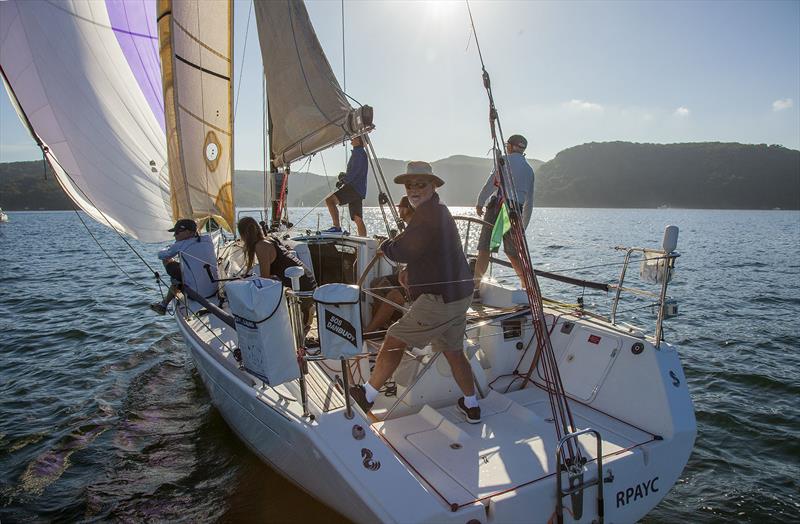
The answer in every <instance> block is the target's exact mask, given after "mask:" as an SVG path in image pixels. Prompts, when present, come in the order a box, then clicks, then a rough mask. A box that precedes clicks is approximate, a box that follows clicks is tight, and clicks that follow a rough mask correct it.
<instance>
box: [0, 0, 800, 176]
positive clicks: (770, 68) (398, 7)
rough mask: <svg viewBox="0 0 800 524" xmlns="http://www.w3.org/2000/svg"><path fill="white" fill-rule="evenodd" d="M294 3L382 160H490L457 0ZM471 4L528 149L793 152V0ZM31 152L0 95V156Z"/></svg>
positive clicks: (246, 48) (506, 113) (498, 90)
mask: <svg viewBox="0 0 800 524" xmlns="http://www.w3.org/2000/svg"><path fill="white" fill-rule="evenodd" d="M306 4H307V7H308V11H309V14H310V16H311V19H312V23H313V24H314V27H315V29H316V31H317V35H318V37H319V40H320V43H321V44H322V47H323V49H324V50H325V52H326V54H327V56H328V60H329V61H330V63H331V66H332V68H333V70H334V72H335V73H336V75H337V77H338V79H339V81H340V84H342V85H344V86H346V91H347V92H348V93H349V94H350V95H351V96H352V97H353V98H355V99H356V100H358V101H359V102H361V103H364V104H369V105H371V106H373V107H374V108H375V124H376V129H375V131H373V133H372V135H371V137H372V141H373V144H374V146H375V149H376V152H377V153H378V155H379V156H381V157H386V158H395V159H401V160H427V161H435V160H438V159H442V158H446V157H449V156H451V155H457V154H463V155H470V156H476V157H487V156H488V154H489V150H490V147H491V138H490V134H489V126H488V119H487V115H488V101H487V97H486V93H485V91H484V89H483V85H482V81H481V64H480V60H479V57H478V52H477V48H476V45H475V39H474V37H473V36H472V34H471V28H470V23H469V15H468V12H467V7H466V3H465V2H463V1H453V2H449V1H388V0H387V1H374V2H367V1H352V0H346V1H345V2H344V5H343V6H342V3H341V2H340V1H337V0H321V1H320V0H312V1H307V2H306ZM470 6H471V8H472V12H473V16H474V19H475V25H476V29H477V33H478V41H479V42H480V45H481V49H482V52H483V57H484V60H485V63H486V69H487V71H488V72H489V74H490V75H491V79H492V87H493V91H494V97H495V102H496V105H497V109H498V111H499V114H500V120H501V124H502V126H503V131H504V133H505V135H506V136H509V135H511V134H512V133H521V134H523V135H525V136H526V137H527V138H528V143H529V146H528V151H527V156H528V158H536V159H540V160H545V161H547V160H550V159H552V158H553V157H554V156H555V155H556V154H557V153H558V152H559V151H561V150H563V149H565V148H568V147H572V146H575V145H579V144H583V143H586V142H593V141H595V142H603V141H613V140H624V141H632V142H654V143H674V142H700V141H721V142H743V143H756V144H760V143H766V144H780V145H783V146H786V147H789V148H792V149H800V115H799V114H798V111H799V110H800V107H798V106H800V1H797V0H795V1H759V2H747V1H738V2H728V1H713V2H699V1H687V2H681V1H670V2H656V1H646V2H645V1H643V2H634V1H625V2H603V1H591V2H583V1H569V2H546V1H535V2H534V1H522V0H518V1H508V2H506V1H499V0H497V1H491V2H486V1H478V0H473V1H471V2H470ZM342 10H344V34H345V38H344V49H343V46H342V34H343V32H342ZM250 13H251V4H250V2H249V1H247V0H236V1H235V59H234V60H235V64H236V65H235V67H237V68H238V69H237V70H236V71H235V73H234V76H235V78H236V84H235V87H234V92H235V93H238V96H237V98H236V107H237V110H236V118H235V140H236V145H235V155H236V158H235V165H236V168H237V169H261V167H262V166H263V151H262V150H261V149H262V148H261V144H262V141H263V138H262V136H263V135H262V129H263V124H262V118H261V114H262V81H261V72H262V67H261V58H260V50H259V45H258V36H257V32H256V27H255V19H254V18H251V17H250ZM248 19H249V24H248ZM245 35H246V36H247V38H245ZM343 57H344V63H345V65H346V69H344V70H343ZM240 75H241V76H240ZM239 78H241V81H239ZM40 158H41V153H40V152H39V151H38V149H37V148H36V147H35V145H34V142H33V140H32V139H31V138H30V137H29V136H28V134H27V131H26V130H25V129H24V128H23V127H22V125H21V124H20V122H19V119H18V118H17V116H16V113H15V112H14V111H13V109H12V107H11V105H10V104H9V102H8V99H7V97H5V96H4V97H2V101H0V162H10V161H18V160H34V159H40ZM345 158H346V157H345V150H344V148H343V147H337V148H335V149H333V150H330V151H328V152H325V153H323V154H321V155H317V156H316V157H315V158H314V159H313V161H312V162H311V164H310V165H308V166H300V167H302V168H305V169H309V170H311V171H314V172H317V173H320V174H322V173H327V174H329V175H334V174H336V173H338V172H339V171H341V170H343V168H344V162H345ZM295 169H297V166H295ZM305 169H301V170H305Z"/></svg>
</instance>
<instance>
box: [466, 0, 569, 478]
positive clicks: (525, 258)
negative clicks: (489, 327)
mask: <svg viewBox="0 0 800 524" xmlns="http://www.w3.org/2000/svg"><path fill="white" fill-rule="evenodd" d="M465 1H466V5H467V11H468V13H469V19H470V24H471V26H472V32H473V34H474V37H475V46H476V47H477V49H478V56H479V58H480V62H481V70H482V78H483V86H484V89H485V90H486V94H487V96H488V99H489V128H490V131H491V136H492V143H493V144H492V146H493V147H492V149H493V152H494V155H493V156H494V163H495V168H494V173H495V179H496V180H495V185H497V192H498V197H499V199H500V203H501V205H505V203H506V202H507V201H509V200H513V201H515V202H518V201H519V200H518V198H516V195H517V192H516V187H515V183H514V178H513V176H512V174H513V173H511V166H509V165H507V163H506V161H505V155H503V150H502V148H501V144H505V138H504V136H503V128H502V125H501V123H500V117H499V115H498V112H497V108H496V106H495V103H494V96H493V93H492V86H491V79H490V77H489V73H488V71H487V70H486V64H485V62H484V60H483V52H482V50H481V46H480V41H479V39H478V33H477V29H476V28H475V20H474V18H473V16H472V9H471V8H470V5H469V0H465ZM498 135H499V137H498ZM498 138H499V140H498ZM510 218H511V234H512V238H513V241H514V244H515V246H516V247H517V251H518V252H519V253H520V254H521V256H520V264H521V266H522V270H523V271H522V281H523V286H524V287H525V290H526V293H527V295H528V303H529V304H530V312H531V317H532V321H533V322H532V323H533V327H534V329H535V331H536V338H537V349H536V353H535V355H534V359H533V362H532V364H531V368H530V370H529V371H528V376H530V373H531V372H532V371H533V367H534V366H537V364H538V362H539V359H538V358H537V357H543V361H544V365H543V366H541V368H542V371H543V373H544V375H545V380H546V383H547V385H548V400H549V401H550V409H551V412H552V414H553V419H554V428H555V430H556V437H557V438H558V440H559V441H561V439H562V437H566V436H567V435H570V434H572V433H574V432H575V431H576V425H575V421H574V418H573V416H572V412H571V410H570V408H569V403H568V401H567V396H566V391H565V389H564V385H563V382H562V381H561V376H560V374H559V370H558V363H557V361H556V357H555V352H554V350H553V346H552V343H551V341H550V337H549V335H548V333H547V331H546V330H547V326H546V321H545V319H544V310H543V306H542V295H541V290H540V288H539V283H538V280H537V278H536V275H535V273H534V272H533V265H532V263H531V259H530V251H529V249H528V243H527V239H526V238H525V232H524V225H523V224H522V223H521V222H520V218H519V215H518V213H517V212H516V210H514V213H513V214H512V216H511V217H510ZM524 385H525V384H523V387H524ZM551 390H552V391H551ZM566 445H567V454H568V459H567V461H566V462H567V465H568V466H575V467H580V466H582V465H583V463H584V462H585V459H584V458H583V456H582V453H581V449H580V446H578V445H577V442H573V439H567V440H566Z"/></svg>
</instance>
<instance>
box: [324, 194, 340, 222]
mask: <svg viewBox="0 0 800 524" xmlns="http://www.w3.org/2000/svg"><path fill="white" fill-rule="evenodd" d="M325 205H326V206H328V213H330V214H331V221H333V227H341V226H340V225H339V208H337V207H336V206H338V205H339V197H337V196H336V195H328V197H327V198H325Z"/></svg>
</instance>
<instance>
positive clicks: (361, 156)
mask: <svg viewBox="0 0 800 524" xmlns="http://www.w3.org/2000/svg"><path fill="white" fill-rule="evenodd" d="M350 145H352V146H353V153H352V154H351V155H350V160H349V161H348V162H347V172H346V173H345V175H344V178H343V179H342V180H341V186H340V187H339V189H338V190H337V191H336V192H335V193H331V194H330V195H328V196H327V197H326V198H325V205H327V206H328V211H329V212H330V214H331V220H332V221H333V227H332V228H330V229H327V230H326V231H325V232H326V233H341V232H342V227H341V223H340V222H339V209H338V208H337V207H336V206H341V205H344V204H347V207H348V208H349V211H350V220H352V221H353V222H355V223H356V228H357V229H358V236H361V237H365V236H367V228H366V226H364V218H363V216H364V199H365V198H366V197H367V168H368V164H369V163H368V161H367V152H366V151H365V150H364V141H363V139H362V138H361V137H360V136H356V137H353V139H352V140H350ZM337 186H339V184H337Z"/></svg>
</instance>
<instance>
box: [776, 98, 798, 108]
mask: <svg viewBox="0 0 800 524" xmlns="http://www.w3.org/2000/svg"><path fill="white" fill-rule="evenodd" d="M792 106H794V102H792V99H791V98H781V99H780V100H775V101H774V102H772V110H773V111H783V110H785V109H789V108H791V107H792Z"/></svg>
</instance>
